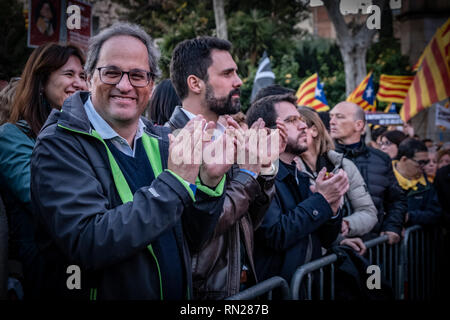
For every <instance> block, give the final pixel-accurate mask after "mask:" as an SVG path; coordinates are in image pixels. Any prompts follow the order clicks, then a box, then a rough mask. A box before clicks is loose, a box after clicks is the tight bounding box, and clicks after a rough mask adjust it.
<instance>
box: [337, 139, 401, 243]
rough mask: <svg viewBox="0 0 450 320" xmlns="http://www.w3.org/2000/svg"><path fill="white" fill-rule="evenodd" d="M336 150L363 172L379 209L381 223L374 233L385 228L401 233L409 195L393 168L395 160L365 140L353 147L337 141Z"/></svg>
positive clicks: (379, 222)
mask: <svg viewBox="0 0 450 320" xmlns="http://www.w3.org/2000/svg"><path fill="white" fill-rule="evenodd" d="M336 151H337V152H340V153H343V154H344V156H345V157H346V158H348V159H350V160H352V161H353V162H354V163H355V164H356V166H357V167H358V169H359V172H361V175H362V177H363V178H364V181H365V182H366V185H367V187H368V188H369V193H370V195H371V196H372V200H373V203H374V204H375V207H376V208H377V211H378V223H377V224H376V225H375V227H374V228H373V229H372V233H374V234H376V235H378V234H379V233H380V232H382V231H392V232H395V233H397V234H398V235H400V234H401V230H402V228H403V224H404V221H405V214H406V207H407V203H406V197H405V194H404V192H403V191H402V189H401V188H400V186H399V184H398V182H397V179H396V178H395V176H394V172H393V170H392V162H391V159H390V158H389V156H388V155H387V154H386V153H384V152H383V151H380V150H376V149H374V148H371V147H369V146H367V145H366V144H365V143H364V140H363V139H361V145H360V147H358V148H356V149H351V148H349V147H348V146H345V145H342V144H339V143H336Z"/></svg>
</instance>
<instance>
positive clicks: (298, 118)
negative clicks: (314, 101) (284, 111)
mask: <svg viewBox="0 0 450 320" xmlns="http://www.w3.org/2000/svg"><path fill="white" fill-rule="evenodd" d="M284 122H285V123H288V124H293V125H299V123H300V122H303V123H304V124H305V126H306V121H305V119H303V118H302V117H301V116H289V117H287V118H286V119H284Z"/></svg>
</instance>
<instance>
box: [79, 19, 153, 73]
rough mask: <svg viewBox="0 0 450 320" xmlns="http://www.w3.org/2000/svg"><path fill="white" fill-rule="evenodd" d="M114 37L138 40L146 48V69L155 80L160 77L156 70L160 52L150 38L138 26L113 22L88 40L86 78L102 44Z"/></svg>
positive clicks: (91, 69)
mask: <svg viewBox="0 0 450 320" xmlns="http://www.w3.org/2000/svg"><path fill="white" fill-rule="evenodd" d="M116 36H130V37H134V38H136V39H138V40H140V41H141V42H142V43H143V44H144V45H145V47H146V48H147V53H148V67H149V68H150V71H151V72H153V74H154V75H155V78H157V77H159V76H160V71H159V68H158V59H159V56H160V52H159V51H158V49H156V47H155V46H154V44H153V40H152V38H151V37H150V35H149V34H148V33H147V32H145V30H144V29H142V27H140V26H139V25H137V24H132V23H127V22H115V23H114V24H113V25H112V26H110V27H108V28H106V29H103V30H102V31H101V32H100V33H99V34H97V35H95V36H94V37H92V38H90V39H89V49H88V52H87V59H86V66H85V70H86V73H87V74H88V76H92V75H93V74H94V72H95V67H96V66H97V62H98V58H99V56H100V50H101V49H102V46H103V43H105V42H106V41H107V40H109V39H111V38H113V37H116ZM153 80H154V79H153Z"/></svg>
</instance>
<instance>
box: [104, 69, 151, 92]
mask: <svg viewBox="0 0 450 320" xmlns="http://www.w3.org/2000/svg"><path fill="white" fill-rule="evenodd" d="M106 68H112V67H111V66H106V67H98V68H96V70H98V74H99V76H100V80H101V82H103V83H105V84H110V85H116V84H118V83H120V81H122V77H123V75H124V74H126V75H127V76H128V81H129V82H130V84H131V85H132V86H133V87H137V88H144V87H146V86H148V85H149V83H150V82H152V81H154V80H155V77H156V75H155V74H154V73H153V72H151V71H147V70H142V69H132V70H130V71H123V70H121V69H119V68H117V67H114V70H115V71H117V72H119V71H120V72H121V75H120V77H119V80H118V81H117V82H115V83H112V82H111V83H110V82H106V81H105V80H103V78H102V69H106ZM133 71H142V72H145V73H146V74H147V83H146V84H145V85H138V86H137V85H135V84H134V83H133V81H132V80H131V78H130V72H133Z"/></svg>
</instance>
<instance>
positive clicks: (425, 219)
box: [405, 178, 442, 225]
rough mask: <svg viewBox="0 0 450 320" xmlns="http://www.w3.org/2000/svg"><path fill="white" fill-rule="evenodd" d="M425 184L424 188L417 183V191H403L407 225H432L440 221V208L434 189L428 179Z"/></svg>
mask: <svg viewBox="0 0 450 320" xmlns="http://www.w3.org/2000/svg"><path fill="white" fill-rule="evenodd" d="M425 179H426V178H425ZM426 182H427V185H426V186H424V185H422V184H420V183H418V184H417V190H412V189H410V190H406V191H405V192H406V197H407V200H408V216H409V218H408V225H415V224H420V225H432V224H438V223H439V222H440V221H441V217H442V208H441V206H440V204H439V200H438V195H437V193H436V189H435V188H434V186H433V185H432V184H431V183H430V182H429V181H428V179H426Z"/></svg>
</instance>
